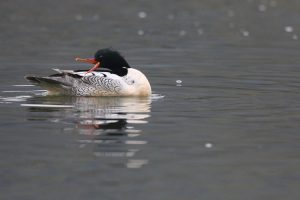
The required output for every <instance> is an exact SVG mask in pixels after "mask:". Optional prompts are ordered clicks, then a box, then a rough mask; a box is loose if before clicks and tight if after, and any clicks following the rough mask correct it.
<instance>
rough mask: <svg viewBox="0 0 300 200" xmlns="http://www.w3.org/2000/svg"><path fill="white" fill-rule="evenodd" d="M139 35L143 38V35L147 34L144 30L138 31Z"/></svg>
mask: <svg viewBox="0 0 300 200" xmlns="http://www.w3.org/2000/svg"><path fill="white" fill-rule="evenodd" d="M137 34H138V35H140V36H142V35H144V34H145V32H144V31H143V30H138V32H137Z"/></svg>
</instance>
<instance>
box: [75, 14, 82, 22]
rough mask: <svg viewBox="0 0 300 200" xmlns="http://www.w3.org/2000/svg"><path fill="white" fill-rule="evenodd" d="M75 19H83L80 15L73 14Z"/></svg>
mask: <svg viewBox="0 0 300 200" xmlns="http://www.w3.org/2000/svg"><path fill="white" fill-rule="evenodd" d="M75 19H76V20H77V21H81V20H82V19H83V17H82V15H80V14H78V15H75Z"/></svg>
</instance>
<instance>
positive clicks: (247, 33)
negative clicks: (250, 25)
mask: <svg viewBox="0 0 300 200" xmlns="http://www.w3.org/2000/svg"><path fill="white" fill-rule="evenodd" d="M241 33H242V35H243V36H244V37H249V35H250V33H249V31H247V30H241Z"/></svg>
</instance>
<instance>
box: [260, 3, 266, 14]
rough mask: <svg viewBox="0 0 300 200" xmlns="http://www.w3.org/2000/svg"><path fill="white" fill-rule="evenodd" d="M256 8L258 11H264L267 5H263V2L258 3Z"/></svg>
mask: <svg viewBox="0 0 300 200" xmlns="http://www.w3.org/2000/svg"><path fill="white" fill-rule="evenodd" d="M258 10H259V11H260V12H265V11H266V10H267V6H266V5H264V4H260V5H259V6H258Z"/></svg>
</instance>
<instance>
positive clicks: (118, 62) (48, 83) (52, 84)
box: [25, 48, 151, 97]
mask: <svg viewBox="0 0 300 200" xmlns="http://www.w3.org/2000/svg"><path fill="white" fill-rule="evenodd" d="M75 60H76V61H79V62H85V63H90V64H93V67H92V68H91V69H89V70H61V69H56V68H55V69H53V70H54V71H56V73H55V74H52V75H49V76H45V77H43V76H35V75H27V76H25V79H27V80H28V81H30V82H31V83H33V84H35V85H38V86H40V87H42V88H43V89H45V90H46V91H47V95H68V96H126V97H130V96H137V97H138V96H141V97H142V96H150V95H151V85H150V83H149V81H148V79H147V77H146V76H145V75H144V74H143V73H142V72H141V71H139V70H137V69H135V68H132V67H131V66H130V65H129V64H128V62H127V61H126V60H125V58H124V57H123V56H122V55H121V54H120V53H119V52H118V51H117V50H113V49H111V48H105V49H99V50H98V51H97V52H96V53H95V55H94V58H75Z"/></svg>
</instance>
